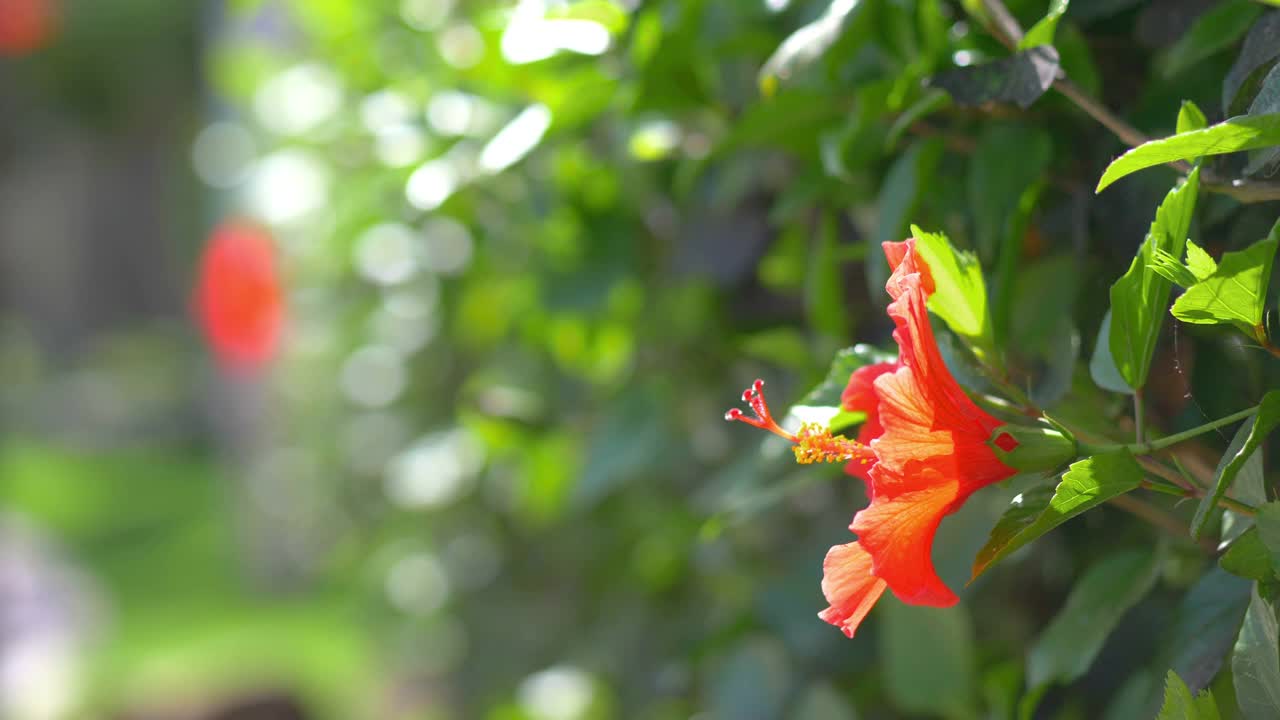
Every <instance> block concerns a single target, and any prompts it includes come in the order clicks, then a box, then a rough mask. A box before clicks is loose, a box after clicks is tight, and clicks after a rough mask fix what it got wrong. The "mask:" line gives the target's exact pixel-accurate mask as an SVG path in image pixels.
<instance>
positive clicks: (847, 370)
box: [783, 344, 895, 425]
mask: <svg viewBox="0 0 1280 720" xmlns="http://www.w3.org/2000/svg"><path fill="white" fill-rule="evenodd" d="M894 359H895V358H894V356H893V355H890V354H889V353H886V352H883V351H881V350H879V349H878V348H875V347H873V346H871V345H863V344H858V345H854V346H853V347H848V348H844V349H843V350H840V351H838V352H837V353H836V356H835V357H834V358H832V360H831V367H830V368H828V370H827V376H826V377H825V378H823V380H822V382H820V383H818V385H817V386H816V387H814V388H813V389H812V390H810V391H809V392H808V393H805V396H804V397H803V398H800V401H799V402H797V403H796V404H794V405H792V406H791V409H790V410H788V411H787V417H786V418H785V419H784V420H783V425H789V424H791V423H793V422H794V423H797V424H798V423H799V422H801V421H803V422H830V421H831V419H832V418H834V417H835V416H836V415H837V414H839V412H840V396H841V394H843V393H844V389H845V387H846V386H847V385H848V384H849V376H850V375H852V374H853V373H854V371H855V370H857V369H858V368H861V367H865V366H867V365H875V364H876V363H882V362H893V361H894ZM859 422H860V420H859Z"/></svg>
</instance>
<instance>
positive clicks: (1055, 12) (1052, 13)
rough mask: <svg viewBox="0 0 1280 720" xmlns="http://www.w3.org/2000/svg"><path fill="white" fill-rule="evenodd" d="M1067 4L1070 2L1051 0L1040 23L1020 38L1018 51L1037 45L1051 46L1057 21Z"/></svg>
mask: <svg viewBox="0 0 1280 720" xmlns="http://www.w3.org/2000/svg"><path fill="white" fill-rule="evenodd" d="M1069 4H1070V0H1051V1H1050V3H1049V12H1048V13H1046V14H1045V16H1044V17H1043V18H1041V19H1040V22H1038V23H1036V24H1035V25H1032V26H1031V29H1030V30H1028V31H1027V34H1026V35H1024V36H1023V37H1022V42H1020V43H1018V49H1019V50H1026V49H1028V48H1033V47H1036V46H1038V45H1052V44H1053V38H1054V35H1055V33H1056V32H1057V30H1058V20H1060V19H1061V18H1062V14H1063V13H1065V12H1066V11H1067V5H1069Z"/></svg>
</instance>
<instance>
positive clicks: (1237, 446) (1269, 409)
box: [1191, 390, 1280, 540]
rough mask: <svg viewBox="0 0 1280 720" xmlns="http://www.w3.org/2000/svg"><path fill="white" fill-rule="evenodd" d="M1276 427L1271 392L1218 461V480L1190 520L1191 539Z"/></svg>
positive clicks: (1276, 404) (1278, 396)
mask: <svg viewBox="0 0 1280 720" xmlns="http://www.w3.org/2000/svg"><path fill="white" fill-rule="evenodd" d="M1277 424H1280V390H1272V391H1271V392H1269V393H1267V394H1266V395H1265V396H1263V398H1262V402H1261V403H1260V404H1259V405H1258V412H1256V413H1254V415H1253V416H1252V417H1250V418H1249V419H1247V420H1245V421H1244V425H1242V426H1241V427H1240V429H1239V430H1237V431H1236V435H1235V437H1234V438H1233V439H1232V440H1231V444H1230V445H1229V446H1228V447H1227V452H1226V453H1224V454H1223V456H1222V460H1221V461H1219V463H1218V469H1217V472H1216V473H1215V475H1216V476H1217V480H1216V481H1215V482H1214V484H1213V490H1212V491H1211V492H1209V494H1207V495H1205V497H1204V499H1202V500H1201V501H1200V506H1199V507H1197V508H1196V514H1195V517H1194V518H1193V519H1192V520H1191V536H1192V537H1193V538H1196V539H1197V540H1199V539H1200V535H1201V534H1202V533H1203V532H1204V529H1205V526H1207V525H1208V524H1209V519H1210V518H1211V517H1212V516H1213V513H1212V512H1211V511H1212V510H1213V508H1214V507H1216V506H1217V504H1218V500H1220V499H1221V498H1222V496H1223V495H1225V494H1226V492H1227V489H1228V488H1230V487H1231V483H1232V482H1234V481H1235V479H1236V475H1237V474H1239V472H1240V470H1241V468H1243V467H1244V465H1245V463H1246V462H1248V460H1249V457H1250V456H1251V455H1253V452H1254V451H1255V450H1257V449H1258V446H1259V445H1261V444H1262V441H1263V440H1265V439H1266V438H1267V435H1268V434H1270V433H1271V431H1272V430H1273V429H1275V427H1276V425H1277Z"/></svg>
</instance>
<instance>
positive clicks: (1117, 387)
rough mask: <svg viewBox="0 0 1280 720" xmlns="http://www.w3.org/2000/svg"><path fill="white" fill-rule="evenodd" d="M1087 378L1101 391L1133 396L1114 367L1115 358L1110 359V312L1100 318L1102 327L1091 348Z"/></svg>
mask: <svg viewBox="0 0 1280 720" xmlns="http://www.w3.org/2000/svg"><path fill="white" fill-rule="evenodd" d="M1089 376H1090V377H1092V378H1093V382H1094V383H1096V384H1097V385H1098V387H1100V388H1102V389H1103V390H1110V391H1111V392H1117V393H1124V394H1126V395H1132V394H1133V388H1132V387H1130V386H1129V383H1128V382H1126V381H1125V379H1124V376H1123V375H1121V374H1120V369H1119V368H1117V367H1116V361H1115V358H1113V357H1111V311H1110V310H1108V311H1107V314H1106V315H1103V316H1102V325H1101V326H1099V327H1098V338H1097V340H1096V341H1095V343H1094V346H1093V357H1091V358H1090V359H1089Z"/></svg>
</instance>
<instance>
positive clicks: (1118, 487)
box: [973, 450, 1142, 578]
mask: <svg viewBox="0 0 1280 720" xmlns="http://www.w3.org/2000/svg"><path fill="white" fill-rule="evenodd" d="M1141 482H1142V468H1141V467H1139V465H1138V463H1137V461H1136V460H1134V459H1133V456H1132V455H1130V454H1129V451H1127V450H1120V451H1117V452H1112V453H1106V454H1103V455H1095V456H1094V457H1091V458H1087V459H1085V460H1080V461H1078V462H1075V463H1072V465H1071V467H1070V468H1069V469H1068V470H1067V472H1066V473H1065V474H1063V476H1062V480H1061V482H1059V483H1058V486H1057V487H1056V488H1055V489H1054V492H1053V496H1052V497H1051V498H1050V499H1049V501H1048V503H1047V505H1044V506H1043V508H1042V509H1041V510H1040V512H1039V513H1038V514H1035V515H1034V518H1032V513H1033V512H1034V511H1035V509H1036V508H1038V507H1040V505H1039V503H1040V502H1041V501H1042V500H1043V497H1044V494H1043V493H1039V492H1037V493H1033V494H1028V495H1027V496H1025V497H1021V498H1020V499H1015V501H1014V505H1013V507H1011V508H1010V510H1009V511H1008V512H1007V513H1006V515H1005V517H1004V518H1002V519H1001V520H1000V522H999V523H997V524H996V530H993V531H992V535H991V539H990V540H988V541H987V544H986V545H985V546H984V547H983V548H982V550H981V551H979V552H978V556H977V558H975V560H974V563H973V577H975V578H976V577H978V576H979V575H981V574H982V573H984V572H986V570H987V569H988V568H990V567H991V566H992V565H994V564H995V563H997V562H999V561H1000V560H1002V559H1004V558H1006V557H1008V556H1009V554H1010V553H1012V552H1013V551H1015V550H1017V549H1018V548H1020V547H1022V546H1024V545H1026V544H1027V543H1029V542H1031V541H1032V540H1035V539H1036V538H1039V537H1040V536H1042V535H1044V534H1045V533H1047V532H1049V531H1050V530H1052V529H1054V528H1056V527H1058V526H1059V525H1061V524H1062V523H1064V522H1066V521H1067V520H1070V519H1071V518H1073V517H1075V516H1077V515H1079V514H1081V513H1083V512H1086V511H1088V510H1092V509H1093V508H1095V507H1097V506H1099V505H1101V504H1102V503H1104V502H1106V501H1108V500H1110V499H1111V498H1113V497H1116V496H1117V495H1123V494H1125V493H1127V492H1129V491H1130V490H1133V489H1135V488H1137V487H1138V485H1139V483H1141ZM997 531H998V532H997Z"/></svg>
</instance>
